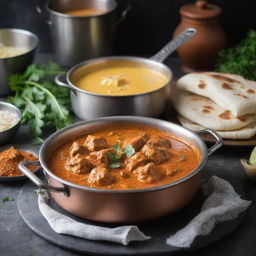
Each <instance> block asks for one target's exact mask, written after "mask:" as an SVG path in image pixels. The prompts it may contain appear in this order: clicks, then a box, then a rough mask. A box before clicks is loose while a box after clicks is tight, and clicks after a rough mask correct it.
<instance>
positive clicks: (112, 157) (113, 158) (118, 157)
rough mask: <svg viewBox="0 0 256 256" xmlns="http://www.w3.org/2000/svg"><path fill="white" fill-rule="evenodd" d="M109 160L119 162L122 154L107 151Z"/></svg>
mask: <svg viewBox="0 0 256 256" xmlns="http://www.w3.org/2000/svg"><path fill="white" fill-rule="evenodd" d="M107 155H108V157H109V160H110V162H111V163H115V162H118V161H119V160H120V156H118V155H115V154H113V153H112V152H108V153H107Z"/></svg>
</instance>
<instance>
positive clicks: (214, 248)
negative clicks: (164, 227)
mask: <svg viewBox="0 0 256 256" xmlns="http://www.w3.org/2000/svg"><path fill="white" fill-rule="evenodd" d="M49 59H51V56H49V55H41V56H38V60H39V61H40V62H45V61H47V60H49ZM167 64H168V65H169V66H170V67H172V68H173V70H174V73H175V74H176V75H177V77H179V76H180V74H181V73H180V72H179V69H178V64H179V62H178V60H177V59H172V58H170V59H168V60H167ZM17 135H18V136H16V137H15V138H14V139H13V141H12V142H11V143H12V144H24V145H26V144H27V145H31V142H32V140H31V137H30V135H29V132H28V130H27V127H21V129H20V131H19V133H18V134H17ZM252 148H253V147H236V148H234V147H223V148H221V149H220V150H219V151H218V152H216V153H215V154H213V155H212V156H211V157H210V158H209V160H208V162H207V164H206V166H205V168H204V171H203V178H205V179H207V178H208V177H210V176H211V175H217V176H219V177H221V178H224V179H226V180H228V181H230V182H231V183H232V185H233V186H234V188H235V189H236V190H239V188H240V187H241V188H242V190H243V191H244V196H243V198H245V199H248V200H252V201H253V202H252V205H251V206H250V208H249V209H248V211H247V212H246V214H245V218H244V220H243V221H242V223H241V224H240V225H239V226H238V228H237V229H236V230H235V231H234V232H232V234H230V235H228V236H227V237H224V238H222V239H221V240H219V241H218V242H216V243H213V244H211V245H208V246H207V247H205V248H202V249H198V250H196V251H194V252H179V253H178V255H186V256H197V255H207V256H217V255H225V256H254V255H256V246H255V244H256V235H255V230H256V217H255V216H256V204H255V199H256V182H255V181H251V180H249V179H248V178H247V177H246V176H245V174H244V171H243V169H242V167H241V165H240V162H239V159H240V158H244V157H245V158H246V157H248V156H249V154H250V152H251V150H252ZM0 164H1V163H0ZM24 184H25V182H17V183H16V182H15V183H6V182H0V255H1V256H48V255H49V256H52V255H54V256H79V255H81V254H78V253H73V252H70V251H68V250H65V249H62V248H60V247H58V246H55V245H53V244H51V243H49V242H47V241H45V240H44V239H42V238H41V237H39V236H38V235H36V234H35V233H34V232H33V231H31V230H30V229H29V228H28V227H27V225H26V224H25V223H24V221H23V220H22V219H21V217H20V216H19V213H18V209H17V199H18V195H19V193H20V190H21V188H22V186H23V185H24ZM6 196H9V197H11V198H14V201H11V202H5V203H3V202H2V199H3V198H5V197H6ZM27 211H33V209H30V208H29V209H27ZM223 228H224V227H223ZM159 249H160V248H159ZM109 252H110V251H109V250H107V251H106V252H105V253H109ZM86 255H89V254H86ZM152 256H153V255H152Z"/></svg>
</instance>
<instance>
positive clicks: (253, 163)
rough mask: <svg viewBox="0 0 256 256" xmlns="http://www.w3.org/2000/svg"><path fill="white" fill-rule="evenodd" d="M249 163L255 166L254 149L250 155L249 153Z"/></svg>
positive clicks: (255, 153) (255, 155)
mask: <svg viewBox="0 0 256 256" xmlns="http://www.w3.org/2000/svg"><path fill="white" fill-rule="evenodd" d="M249 163H250V164H251V165H256V147H254V149H253V151H252V153H251V156H250V159H249Z"/></svg>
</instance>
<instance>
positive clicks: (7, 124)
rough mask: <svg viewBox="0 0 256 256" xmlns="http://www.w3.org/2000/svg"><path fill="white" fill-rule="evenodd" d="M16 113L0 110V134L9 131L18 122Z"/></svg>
mask: <svg viewBox="0 0 256 256" xmlns="http://www.w3.org/2000/svg"><path fill="white" fill-rule="evenodd" d="M19 120H20V118H19V116H18V114H17V113H15V112H13V111H9V110H6V109H4V110H0V132H3V131H6V130H9V129H10V128H12V127H13V126H15V125H16V124H17V123H18V122H19Z"/></svg>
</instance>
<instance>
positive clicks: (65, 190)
mask: <svg viewBox="0 0 256 256" xmlns="http://www.w3.org/2000/svg"><path fill="white" fill-rule="evenodd" d="M31 165H32V166H40V167H41V165H40V162H39V161H22V162H20V163H19V169H20V170H21V171H22V172H23V173H24V174H25V175H26V176H27V177H28V178H29V179H30V180H31V181H32V182H33V183H34V184H35V185H37V186H38V187H40V188H42V189H45V190H47V191H53V192H62V193H63V194H64V195H65V196H69V195H70V192H69V189H68V188H67V187H62V188H61V187H54V186H50V185H48V184H46V183H45V182H43V181H42V180H41V179H39V178H38V177H37V176H36V175H35V174H34V173H33V172H32V171H30V170H29V169H28V168H27V167H26V166H31Z"/></svg>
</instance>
